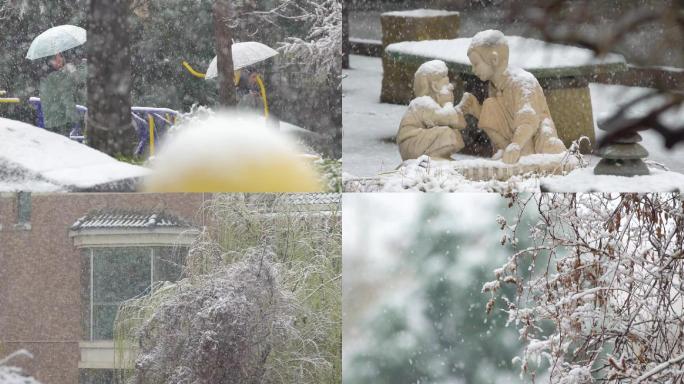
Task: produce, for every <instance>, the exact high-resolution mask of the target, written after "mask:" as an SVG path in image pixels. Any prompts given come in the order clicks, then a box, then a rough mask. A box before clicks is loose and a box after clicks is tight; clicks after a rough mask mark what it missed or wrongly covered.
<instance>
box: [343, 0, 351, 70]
mask: <svg viewBox="0 0 684 384" xmlns="http://www.w3.org/2000/svg"><path fill="white" fill-rule="evenodd" d="M350 5H351V0H342V68H343V69H349V51H350V49H351V44H349V6H350Z"/></svg>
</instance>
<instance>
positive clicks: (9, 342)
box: [0, 193, 209, 384]
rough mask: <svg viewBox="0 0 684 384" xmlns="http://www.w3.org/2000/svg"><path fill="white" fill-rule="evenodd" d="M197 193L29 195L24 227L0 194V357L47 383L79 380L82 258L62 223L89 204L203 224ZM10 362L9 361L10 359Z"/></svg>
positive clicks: (11, 197) (11, 202)
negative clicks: (22, 354)
mask: <svg viewBox="0 0 684 384" xmlns="http://www.w3.org/2000/svg"><path fill="white" fill-rule="evenodd" d="M208 197H209V196H208V195H204V194H33V195H32V199H31V200H32V201H31V203H32V213H31V226H30V229H19V228H16V227H15V224H16V220H17V212H16V205H17V198H16V195H15V194H7V193H4V194H0V357H2V356H4V355H6V354H8V353H11V352H12V351H14V350H16V349H20V348H24V349H26V350H28V351H29V352H31V353H33V354H34V356H35V358H34V359H33V360H26V359H20V360H16V364H15V365H19V366H22V367H23V368H24V369H25V370H26V372H28V373H29V374H32V375H34V377H35V378H36V379H38V380H40V381H41V382H43V383H46V384H48V383H49V384H74V383H78V361H79V357H80V356H79V347H78V342H79V340H80V339H81V335H80V332H81V326H80V311H81V304H80V270H81V258H80V257H79V252H78V251H77V250H76V248H75V247H74V246H73V243H72V241H71V239H70V238H69V235H68V232H69V227H70V226H71V225H72V224H73V223H74V222H75V221H76V220H77V219H78V218H79V217H81V216H83V215H85V214H86V213H88V212H90V211H92V210H95V209H132V210H151V209H155V210H165V211H166V212H169V213H171V214H174V215H176V216H178V217H181V218H183V219H186V220H189V221H192V222H194V223H196V224H198V225H200V224H202V218H201V217H199V215H198V210H199V208H200V207H201V205H202V203H203V201H204V199H205V198H208ZM13 362H14V361H13Z"/></svg>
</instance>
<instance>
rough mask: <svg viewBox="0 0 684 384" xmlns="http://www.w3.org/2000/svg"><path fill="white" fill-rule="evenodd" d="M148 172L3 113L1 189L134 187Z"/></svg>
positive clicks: (46, 190)
mask: <svg viewBox="0 0 684 384" xmlns="http://www.w3.org/2000/svg"><path fill="white" fill-rule="evenodd" d="M148 173H149V170H148V169H147V168H144V167H140V166H137V165H132V164H128V163H124V162H121V161H118V160H116V159H114V158H112V157H109V156H107V155H106V154H104V153H102V152H100V151H97V150H95V149H93V148H90V147H88V146H86V145H83V144H80V143H77V142H75V141H73V140H70V139H68V138H66V137H64V136H61V135H58V134H56V133H52V132H50V131H48V130H45V129H42V128H38V127H35V126H33V125H30V124H26V123H22V122H20V121H16V120H10V119H5V118H0V191H8V192H13V191H17V190H23V191H32V192H58V191H78V190H122V191H123V190H133V189H134V184H135V180H136V179H138V178H142V177H143V176H145V175H147V174H148Z"/></svg>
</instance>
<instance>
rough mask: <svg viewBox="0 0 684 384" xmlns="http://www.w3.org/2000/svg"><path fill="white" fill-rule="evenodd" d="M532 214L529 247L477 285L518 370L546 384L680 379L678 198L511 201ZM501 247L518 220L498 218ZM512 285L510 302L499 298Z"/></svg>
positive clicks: (681, 225) (683, 229) (682, 273)
mask: <svg viewBox="0 0 684 384" xmlns="http://www.w3.org/2000/svg"><path fill="white" fill-rule="evenodd" d="M510 199H511V205H512V206H513V205H515V206H517V208H518V210H519V212H521V214H522V212H523V211H525V210H526V209H535V210H537V211H538V216H539V220H538V222H537V223H536V224H534V225H532V226H531V228H530V233H531V235H530V239H531V240H532V242H533V245H532V246H529V247H525V248H524V249H520V250H518V251H517V252H515V253H513V254H512V255H511V256H510V258H509V259H508V261H507V262H506V263H505V264H504V265H502V266H501V267H500V268H498V269H496V270H495V271H494V275H495V277H496V279H495V280H494V281H491V282H488V283H486V284H484V286H483V291H484V292H491V299H490V300H489V302H488V303H487V306H486V307H487V311H488V312H490V311H492V310H495V308H497V306H503V310H504V311H506V312H507V313H508V316H509V319H508V324H509V325H510V326H514V327H516V328H517V329H518V331H519V335H520V339H521V341H522V342H523V343H524V348H523V351H522V353H521V355H520V356H519V357H517V358H516V362H517V363H519V364H520V366H521V375H522V376H523V377H525V376H526V375H529V376H530V377H531V378H532V380H534V377H535V375H536V374H537V373H539V372H541V371H542V370H543V369H545V368H546V367H549V368H548V369H549V374H550V380H551V383H565V384H570V383H590V382H594V381H602V382H612V383H617V382H659V383H681V382H682V380H684V320H683V319H684V253H683V251H682V250H683V249H684V211H683V208H682V205H683V204H682V200H681V197H680V196H679V195H677V194H651V195H636V194H622V195H601V194H577V195H575V194H543V195H537V196H532V197H523V196H512V197H511V198H510ZM498 222H499V224H500V225H501V229H502V230H503V231H504V235H503V237H502V240H501V241H502V244H509V245H514V246H515V245H516V244H517V242H518V235H517V233H518V231H520V230H521V228H520V227H519V226H518V223H517V222H512V223H511V222H507V221H506V220H505V219H503V218H499V219H498ZM504 286H511V287H514V288H515V291H516V294H515V295H512V296H507V295H505V294H502V291H501V287H504Z"/></svg>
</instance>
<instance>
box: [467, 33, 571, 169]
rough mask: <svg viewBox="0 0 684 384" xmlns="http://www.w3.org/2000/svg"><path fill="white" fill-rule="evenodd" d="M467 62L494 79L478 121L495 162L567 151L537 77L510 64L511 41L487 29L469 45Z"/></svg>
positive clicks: (479, 73)
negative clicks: (492, 152)
mask: <svg viewBox="0 0 684 384" xmlns="http://www.w3.org/2000/svg"><path fill="white" fill-rule="evenodd" d="M468 58H469V59H470V62H471V64H472V66H473V73H474V74H475V75H476V76H477V77H478V78H479V79H480V80H482V81H489V97H488V98H487V99H485V101H484V102H483V103H482V109H481V111H480V114H479V116H477V115H476V117H478V119H479V128H480V129H482V130H483V131H484V132H485V133H486V134H487V135H488V136H489V138H490V140H491V141H492V145H493V146H494V151H495V155H494V158H497V159H498V158H501V159H502V160H503V162H504V163H508V164H512V163H517V162H518V160H519V159H520V157H521V156H526V155H530V154H534V153H561V152H564V151H565V150H566V148H565V145H564V144H563V142H562V141H561V140H560V139H559V138H558V134H557V132H556V127H555V125H554V123H553V120H552V119H551V114H550V112H549V107H548V105H547V103H546V98H545V97H544V92H543V90H542V88H541V86H540V85H539V82H538V81H537V79H536V78H535V77H534V76H533V75H532V74H531V73H529V72H527V71H525V70H523V69H521V68H514V67H509V66H508V43H507V42H506V38H505V37H504V34H503V33H501V32H500V31H497V30H487V31H482V32H479V33H478V34H476V35H475V36H474V37H473V39H472V41H471V43H470V46H469V47H468ZM476 111H477V110H476Z"/></svg>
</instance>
